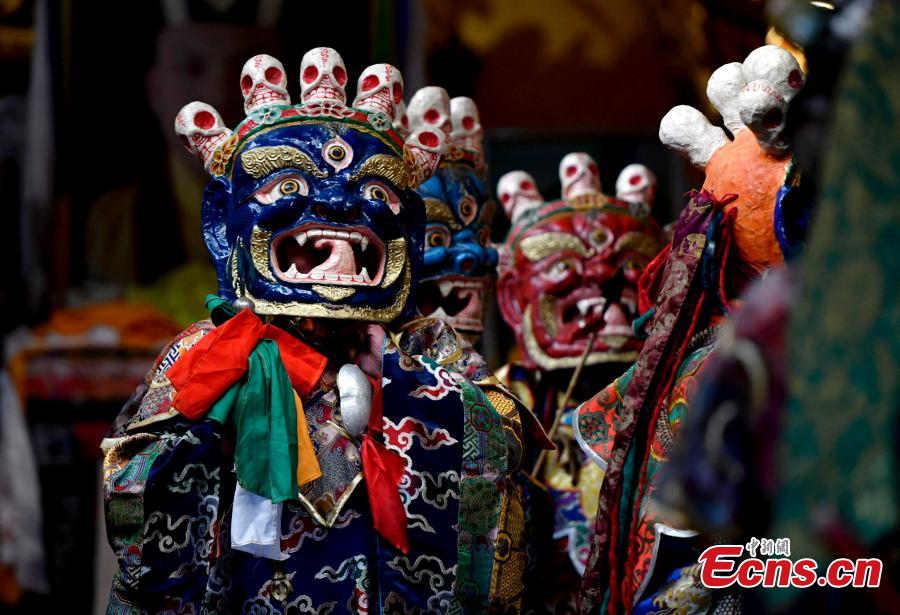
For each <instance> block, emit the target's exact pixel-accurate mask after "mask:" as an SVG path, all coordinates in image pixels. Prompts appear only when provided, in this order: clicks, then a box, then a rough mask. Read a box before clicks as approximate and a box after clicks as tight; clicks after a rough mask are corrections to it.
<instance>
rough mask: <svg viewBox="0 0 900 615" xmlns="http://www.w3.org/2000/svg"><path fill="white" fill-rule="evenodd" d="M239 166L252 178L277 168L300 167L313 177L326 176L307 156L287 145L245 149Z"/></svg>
mask: <svg viewBox="0 0 900 615" xmlns="http://www.w3.org/2000/svg"><path fill="white" fill-rule="evenodd" d="M241 166H243V167H244V171H246V172H247V174H248V175H249V176H250V177H252V178H253V179H259V178H260V177H264V176H266V175H268V174H269V173H271V172H272V171H275V170H277V169H300V170H301V171H304V172H306V173H309V174H310V175H312V176H314V177H327V176H328V174H327V173H325V171H323V170H321V169H320V168H319V167H317V166H316V163H315V162H313V161H312V159H311V158H310V157H309V156H307V155H306V154H304V153H303V152H301V151H300V150H299V149H297V148H296V147H291V146H289V145H273V146H270V147H256V148H253V149H251V150H249V151H246V152H244V153H243V154H241Z"/></svg>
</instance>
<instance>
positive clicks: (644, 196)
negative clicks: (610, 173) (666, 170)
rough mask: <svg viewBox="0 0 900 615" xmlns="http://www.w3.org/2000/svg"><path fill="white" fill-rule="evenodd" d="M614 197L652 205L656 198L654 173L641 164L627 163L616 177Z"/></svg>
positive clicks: (629, 201)
mask: <svg viewBox="0 0 900 615" xmlns="http://www.w3.org/2000/svg"><path fill="white" fill-rule="evenodd" d="M616 198H617V199H621V200H623V201H625V202H628V203H634V204H643V205H647V206H649V207H652V206H653V201H655V200H656V175H654V174H653V171H651V170H650V169H648V168H647V167H645V166H644V165H642V164H637V163H633V164H629V165H628V166H627V167H625V168H624V169H622V170H621V171H620V172H619V177H618V178H617V179H616Z"/></svg>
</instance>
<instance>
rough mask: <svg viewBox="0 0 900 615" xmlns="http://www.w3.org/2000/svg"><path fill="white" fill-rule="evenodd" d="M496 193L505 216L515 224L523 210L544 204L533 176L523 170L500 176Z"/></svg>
mask: <svg viewBox="0 0 900 615" xmlns="http://www.w3.org/2000/svg"><path fill="white" fill-rule="evenodd" d="M497 195H498V196H499V197H500V204H501V205H502V206H503V210H504V211H505V212H506V215H507V217H509V219H510V221H511V222H512V223H513V224H516V223H517V222H518V221H519V219H520V218H521V217H522V215H523V214H525V212H527V211H529V210H532V209H534V208H536V207H539V206H541V205H543V204H544V197H542V196H541V193H540V192H538V190H537V184H536V183H535V181H534V178H533V177H532V176H531V175H529V174H528V173H526V172H525V171H510V172H509V173H506V174H504V175H501V176H500V180H499V181H498V182H497Z"/></svg>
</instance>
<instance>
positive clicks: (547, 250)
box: [519, 233, 593, 263]
mask: <svg viewBox="0 0 900 615" xmlns="http://www.w3.org/2000/svg"><path fill="white" fill-rule="evenodd" d="M519 249H520V250H522V254H524V255H525V258H527V259H528V260H530V261H531V262H532V263H536V262H537V261H539V260H541V259H544V258H546V257H548V256H550V255H551V254H556V253H557V252H564V251H567V252H577V253H578V254H579V256H581V257H582V258H587V257H589V256H591V254H593V250H589V249H587V248H586V247H584V243H582V241H581V240H580V239H579V238H578V237H575V236H574V235H570V234H568V233H540V234H538V235H530V236H528V237H526V238H524V239H522V240H521V241H520V242H519Z"/></svg>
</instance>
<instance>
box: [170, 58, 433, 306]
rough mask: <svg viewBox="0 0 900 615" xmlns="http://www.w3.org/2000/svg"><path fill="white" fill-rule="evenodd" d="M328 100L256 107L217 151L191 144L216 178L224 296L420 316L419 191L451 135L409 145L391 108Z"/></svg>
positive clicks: (211, 209)
mask: <svg viewBox="0 0 900 615" xmlns="http://www.w3.org/2000/svg"><path fill="white" fill-rule="evenodd" d="M313 55H315V56H316V57H318V58H320V59H321V57H322V54H321V53H319V52H318V51H317V52H316V54H313ZM334 55H336V52H334V51H333V50H330V53H329V57H330V58H331V60H333V61H332V65H333V67H334V66H339V65H340V66H342V65H343V63H342V62H340V57H339V56H338V57H337V59H336V60H335V59H334V57H333V56H334ZM309 56H310V54H307V56H306V57H309ZM192 104H193V105H196V103H192ZM320 106H321V101H320V100H319V99H316V98H315V97H313V100H312V101H311V102H309V103H305V104H301V105H295V106H281V107H264V108H262V109H261V110H256V111H255V112H253V113H251V114H250V117H248V118H247V119H245V120H244V121H243V122H242V123H241V124H240V125H239V126H238V127H237V128H236V129H235V130H234V131H233V132H231V131H228V133H227V138H225V139H220V140H218V141H216V143H214V144H213V145H214V146H215V149H214V151H210V150H211V147H210V145H209V144H207V143H205V142H200V143H196V144H195V143H189V149H191V151H193V152H194V153H196V154H197V155H198V156H199V157H200V158H201V160H203V161H204V163H206V164H207V168H208V169H209V171H210V173H211V174H212V175H213V177H212V180H211V181H210V183H209V184H208V186H207V188H206V191H205V193H204V199H203V210H202V219H203V232H204V238H205V240H206V244H207V247H208V248H209V250H210V253H211V254H212V257H213V261H214V263H215V265H216V269H217V272H218V277H219V292H220V294H222V295H223V296H225V297H226V298H229V299H232V300H236V299H242V300H245V303H246V302H250V303H252V306H253V308H254V309H255V311H256V312H257V313H259V314H271V315H286V316H292V317H294V316H299V317H323V318H340V319H351V320H363V321H375V322H389V321H391V320H394V319H395V318H397V317H400V316H408V315H412V310H413V305H414V303H413V298H412V295H413V291H414V288H415V284H414V281H415V280H416V278H417V277H418V275H419V270H420V268H421V261H422V243H423V240H424V212H425V208H424V207H423V205H422V200H421V198H420V197H419V196H418V194H417V193H416V192H415V188H416V187H417V186H418V185H419V183H420V182H421V181H423V180H424V179H426V178H427V177H429V176H430V175H431V173H432V172H433V171H434V169H435V168H436V167H437V164H438V160H439V157H440V152H441V151H442V148H443V146H444V142H445V138H444V135H443V133H442V132H441V131H439V130H420V131H414V132H413V133H412V134H410V136H409V138H408V139H407V140H406V141H405V142H404V141H403V140H402V139H401V137H400V136H399V135H398V134H397V133H396V132H394V131H393V129H392V128H391V126H390V122H387V123H385V122H384V121H383V119H384V118H383V114H375V113H373V114H371V115H370V114H369V113H367V112H365V111H362V110H358V109H347V110H346V112H345V113H341V114H339V115H326V114H322V113H320V112H319V108H320ZM197 108H198V107H196V106H195V107H191V105H188V106H187V107H186V109H189V110H191V111H193V110H195V109H197ZM204 110H205V108H204ZM179 117H181V114H179ZM226 130H227V129H226ZM218 137H219V136H218V135H212V136H210V137H209V138H210V139H212V138H216V139H218ZM191 146H192V147H191Z"/></svg>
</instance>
